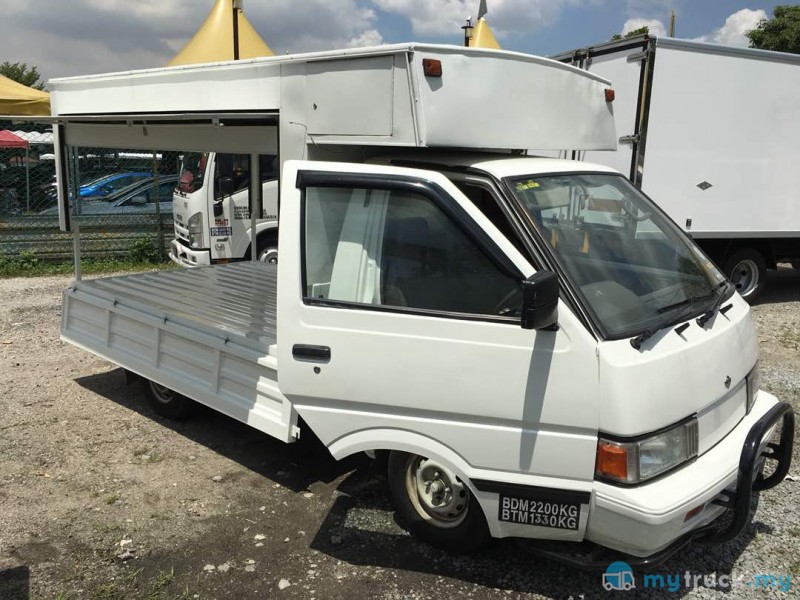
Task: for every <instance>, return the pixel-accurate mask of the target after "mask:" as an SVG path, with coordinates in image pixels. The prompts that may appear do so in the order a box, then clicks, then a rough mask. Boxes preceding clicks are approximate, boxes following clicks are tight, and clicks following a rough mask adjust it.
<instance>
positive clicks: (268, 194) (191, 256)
mask: <svg viewBox="0 0 800 600" xmlns="http://www.w3.org/2000/svg"><path fill="white" fill-rule="evenodd" d="M259 156H260V160H259V163H260V164H259V167H260V169H259V172H260V179H261V198H255V199H253V201H252V202H251V198H250V194H249V186H250V155H249V154H231V153H216V152H188V153H186V154H184V155H183V157H182V160H181V170H180V177H179V180H178V185H177V186H176V188H175V191H174V193H173V200H172V211H173V218H174V224H175V239H174V240H173V241H172V243H171V244H170V253H169V256H170V258H171V259H172V260H173V262H176V263H177V264H179V265H181V266H186V267H197V266H204V265H210V264H214V263H217V262H227V261H230V260H240V259H244V258H249V256H250V253H251V239H252V223H251V210H255V211H256V213H258V206H259V204H260V205H261V214H260V217H257V219H256V230H255V238H256V248H257V250H256V252H257V255H256V256H257V258H258V260H263V261H268V262H269V261H272V262H274V261H276V260H277V245H278V231H277V228H278V171H277V169H278V164H277V163H278V161H277V157H276V156H274V155H265V154H261V155H259Z"/></svg>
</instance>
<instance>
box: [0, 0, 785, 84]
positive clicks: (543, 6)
mask: <svg viewBox="0 0 800 600" xmlns="http://www.w3.org/2000/svg"><path fill="white" fill-rule="evenodd" d="M216 1H217V0H68V1H65V0H36V1H28V2H9V1H6V2H4V3H3V19H0V61H4V60H8V61H12V62H16V61H24V62H27V63H29V64H33V65H37V66H38V67H39V69H40V71H41V72H42V74H43V75H44V77H45V78H51V77H64V76H70V75H83V74H90V73H103V72H111V71H125V70H130V69H139V68H151V67H159V66H163V65H164V64H166V62H167V61H168V60H169V59H170V58H172V56H174V55H175V54H176V53H177V52H178V51H179V50H180V49H181V48H182V47H183V45H184V44H185V43H186V42H187V41H188V40H189V39H190V38H191V37H192V35H193V34H194V32H195V31H197V29H198V28H199V27H200V25H201V24H202V23H203V21H204V20H205V18H206V16H207V14H208V13H209V11H210V10H211V8H212V6H213V5H214V3H215V2H216ZM225 1H230V0H225ZM781 1H782V2H783V3H788V0H779V1H778V2H775V3H773V2H763V1H759V0H749V1H745V0H742V1H735V0H487V4H488V14H487V17H486V18H487V21H488V22H489V24H490V26H491V27H492V29H493V31H494V33H495V35H496V37H497V38H498V40H499V42H500V44H501V45H502V46H503V48H506V49H508V50H517V51H522V52H530V53H533V54H542V55H548V54H555V53H557V52H561V51H566V50H571V49H573V48H577V47H581V46H586V45H590V44H596V43H598V42H602V41H605V40H608V39H609V38H610V37H611V35H612V34H613V33H622V32H624V31H626V30H627V29H631V28H635V27H636V26H639V25H641V24H644V23H647V24H650V25H651V26H652V28H653V29H652V30H655V31H659V30H660V31H664V28H665V27H666V26H668V23H669V15H670V11H671V10H673V9H674V10H675V11H676V14H677V27H676V30H677V31H676V33H677V37H681V38H688V39H702V40H704V41H711V42H716V43H724V44H728V45H746V39H745V38H744V32H745V31H746V30H748V29H750V28H752V27H753V26H754V25H755V24H756V23H757V22H758V20H759V19H761V18H763V17H765V16H771V15H772V9H773V7H774V6H775V5H776V4H779V3H781ZM479 3H480V0H244V8H245V13H246V14H247V17H248V19H249V20H250V21H251V23H252V24H253V26H254V27H255V28H256V29H257V30H258V31H259V33H261V35H262V37H263V38H264V39H265V40H266V42H267V43H268V44H269V45H270V46H271V47H272V49H273V50H274V51H275V52H276V53H279V54H283V53H285V52H303V51H313V50H323V49H332V48H342V47H347V46H349V47H352V46H364V45H375V44H381V43H393V42H404V41H421V42H436V43H452V44H461V43H462V42H463V34H462V32H461V29H460V27H461V25H463V24H464V22H465V20H466V18H467V16H474V15H476V13H477V11H478V6H479ZM626 28H627V29H626Z"/></svg>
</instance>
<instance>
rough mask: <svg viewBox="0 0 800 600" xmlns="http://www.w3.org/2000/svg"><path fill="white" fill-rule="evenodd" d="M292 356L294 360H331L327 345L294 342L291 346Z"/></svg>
mask: <svg viewBox="0 0 800 600" xmlns="http://www.w3.org/2000/svg"><path fill="white" fill-rule="evenodd" d="M292 357H294V359H295V360H313V361H319V362H329V361H330V360H331V349H330V348H329V347H328V346H313V345H309V344H295V345H294V346H292Z"/></svg>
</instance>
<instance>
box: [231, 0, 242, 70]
mask: <svg viewBox="0 0 800 600" xmlns="http://www.w3.org/2000/svg"><path fill="white" fill-rule="evenodd" d="M243 9H244V0H233V60H239V13H240V12H242V10H243Z"/></svg>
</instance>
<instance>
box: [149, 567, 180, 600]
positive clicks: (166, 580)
mask: <svg viewBox="0 0 800 600" xmlns="http://www.w3.org/2000/svg"><path fill="white" fill-rule="evenodd" d="M174 579H175V567H171V568H170V570H169V571H159V572H158V575H156V576H155V578H154V579H153V580H152V581H151V582H150V593H149V594H147V598H148V600H157V599H159V598H164V597H165V591H164V590H165V589H166V587H167V586H168V585H169V584H170V583H172V582H173V581H174Z"/></svg>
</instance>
